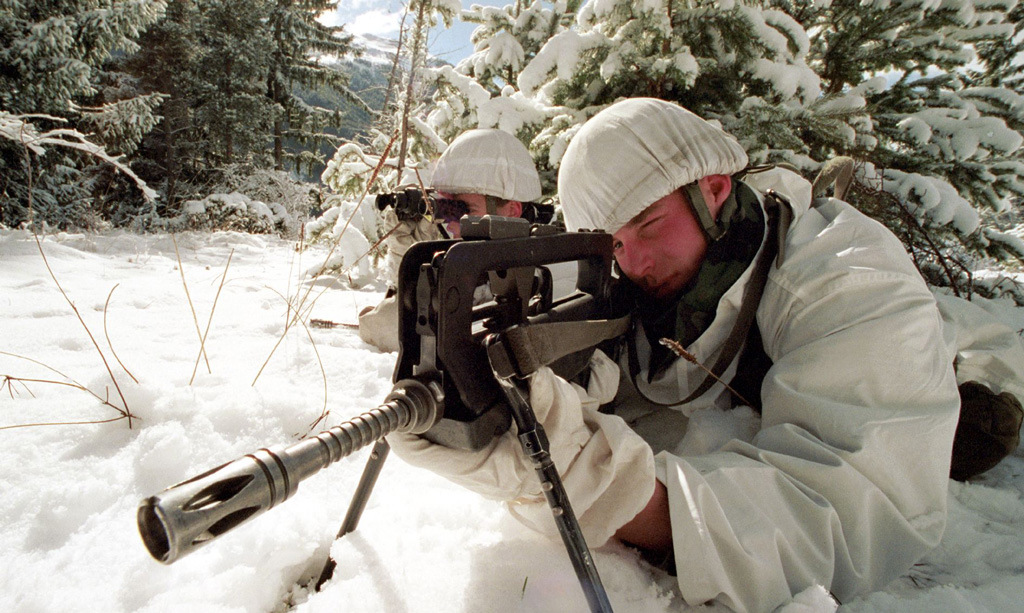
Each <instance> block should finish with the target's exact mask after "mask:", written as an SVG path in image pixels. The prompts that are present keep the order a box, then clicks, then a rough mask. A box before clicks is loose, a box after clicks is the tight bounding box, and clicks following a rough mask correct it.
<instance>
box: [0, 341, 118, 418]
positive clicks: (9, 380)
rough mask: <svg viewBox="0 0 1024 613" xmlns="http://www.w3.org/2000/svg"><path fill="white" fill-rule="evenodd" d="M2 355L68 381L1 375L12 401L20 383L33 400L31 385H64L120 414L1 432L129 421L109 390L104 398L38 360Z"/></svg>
mask: <svg viewBox="0 0 1024 613" xmlns="http://www.w3.org/2000/svg"><path fill="white" fill-rule="evenodd" d="M0 353H2V354H4V355H8V356H11V357H14V358H19V359H22V360H27V361H29V362H34V363H36V364H39V365H40V366H43V367H44V368H48V369H50V370H52V371H53V372H55V373H57V374H59V375H60V376H62V377H64V378H65V379H67V381H57V380H56V379H34V378H29V377H15V376H13V375H0V378H2V382H0V387H6V388H7V391H8V393H9V394H10V395H11V398H12V399H13V398H14V384H15V383H20V384H21V386H22V387H23V388H25V391H26V392H28V394H29V395H30V396H32V397H33V398H35V397H36V395H35V394H33V393H32V390H31V388H29V386H28V384H29V383H43V384H47V385H62V386H65V387H70V388H73V389H77V390H81V391H83V392H85V393H87V394H89V395H90V396H92V397H93V398H95V399H96V400H99V401H100V403H101V404H104V405H106V406H108V407H110V408H112V409H114V410H115V411H117V412H118V413H120V415H119V416H117V417H111V418H110V419H99V420H90V421H60V422H47V423H31V424H16V425H12V426H2V427H0V430H10V429H13V428H27V427H30V426H75V425H85V424H106V423H110V422H114V421H119V420H122V419H129V416H130V413H128V412H127V411H124V410H123V409H121V407H119V406H117V405H114V404H111V402H110V398H109V390H108V397H107V398H102V397H101V396H100V395H99V394H97V393H96V392H94V391H92V390H91V389H89V388H88V387H86V386H84V385H82V384H81V383H79V382H77V381H75V380H74V379H71V378H70V377H67V376H66V375H64V374H62V373H61V372H60V371H57V370H55V369H53V368H50V367H49V366H47V365H46V364H43V363H42V362H38V361H36V360H33V359H31V358H26V357H24V356H20V355H15V354H13V353H7V352H2V351H0ZM132 417H134V416H132ZM136 419H137V418H136Z"/></svg>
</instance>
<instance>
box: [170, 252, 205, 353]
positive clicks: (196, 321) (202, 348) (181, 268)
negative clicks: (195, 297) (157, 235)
mask: <svg viewBox="0 0 1024 613" xmlns="http://www.w3.org/2000/svg"><path fill="white" fill-rule="evenodd" d="M171 241H172V242H173V243H174V256H175V257H176V258H178V272H180V273H181V285H182V286H183V287H184V288H185V298H186V299H187V300H188V308H189V310H190V311H192V323H194V324H195V327H196V338H197V339H199V353H200V355H202V356H203V359H204V360H206V372H207V373H212V372H213V371H212V370H210V358H209V356H207V355H206V346H205V345H204V344H203V333H202V332H200V331H199V318H198V317H196V307H195V306H194V305H193V304H192V296H191V295H190V294H189V293H188V283H186V282H185V267H184V266H182V265H181V254H180V253H178V239H177V238H175V236H174V234H171Z"/></svg>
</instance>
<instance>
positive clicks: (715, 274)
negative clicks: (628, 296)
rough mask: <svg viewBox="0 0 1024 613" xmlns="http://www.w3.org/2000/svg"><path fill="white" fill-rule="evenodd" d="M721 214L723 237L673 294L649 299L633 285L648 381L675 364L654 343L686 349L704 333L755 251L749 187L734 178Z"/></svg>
mask: <svg viewBox="0 0 1024 613" xmlns="http://www.w3.org/2000/svg"><path fill="white" fill-rule="evenodd" d="M722 213H723V218H722V219H721V220H720V224H721V226H722V227H723V229H724V234H723V235H722V237H721V238H720V239H718V240H717V241H714V242H712V243H710V244H709V245H708V251H707V254H706V255H705V257H704V261H703V262H702V263H701V266H700V268H699V269H698V271H697V274H696V275H694V278H693V279H692V280H691V281H690V282H689V283H688V284H687V285H686V287H684V288H683V289H682V290H681V291H680V293H679V294H678V295H676V296H675V297H673V298H669V299H664V300H654V299H652V298H650V297H649V296H647V295H646V294H644V293H643V292H642V291H641V290H639V288H635V286H634V289H635V292H634V297H635V300H636V313H637V315H638V316H639V319H640V321H641V322H642V323H643V326H644V332H645V334H646V336H647V341H648V343H649V345H650V347H651V363H650V366H649V367H648V374H647V377H648V382H650V381H652V380H653V379H654V377H655V376H656V375H657V374H659V373H660V372H662V371H663V370H664V369H665V368H666V367H668V365H669V364H671V363H672V362H674V361H675V359H676V356H675V354H673V353H672V352H671V351H670V350H669V349H667V348H666V347H663V346H662V345H661V343H659V342H658V341H660V339H662V338H665V337H667V338H671V339H675V340H676V341H678V342H679V343H680V344H681V345H682V346H683V347H688V346H689V345H690V344H692V343H693V342H694V341H695V340H697V338H699V337H700V335H701V334H703V333H704V332H705V331H707V329H708V328H709V327H710V326H711V322H712V321H713V320H714V318H715V312H716V310H717V309H718V303H719V301H720V300H721V299H722V296H723V295H724V294H725V292H726V291H727V290H728V289H729V288H730V287H732V286H733V285H734V284H735V283H736V282H737V281H738V280H739V278H740V276H741V275H742V274H743V272H744V271H745V270H746V269H747V268H748V267H749V266H750V263H751V262H752V261H753V260H754V256H755V255H756V254H757V251H758V249H759V248H760V247H761V243H762V241H763V240H764V227H765V220H764V212H763V211H762V210H761V205H760V201H759V200H758V198H757V195H756V194H755V193H754V191H753V190H752V189H751V188H750V187H748V186H747V185H746V184H745V183H743V182H741V181H737V180H735V179H734V180H733V189H732V193H731V194H730V195H729V199H728V200H727V201H726V202H725V204H724V205H723V207H722ZM730 213H731V214H730Z"/></svg>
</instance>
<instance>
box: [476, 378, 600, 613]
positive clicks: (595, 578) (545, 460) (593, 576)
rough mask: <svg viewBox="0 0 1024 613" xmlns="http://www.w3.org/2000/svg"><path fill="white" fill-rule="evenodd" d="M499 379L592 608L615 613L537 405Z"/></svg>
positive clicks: (514, 387)
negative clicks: (539, 421)
mask: <svg viewBox="0 0 1024 613" xmlns="http://www.w3.org/2000/svg"><path fill="white" fill-rule="evenodd" d="M495 374H497V373H495ZM497 379H498V383H500V384H501V388H502V390H503V391H504V392H505V396H506V397H507V398H508V401H509V405H510V406H511V408H512V418H513V419H515V422H516V426H517V427H518V428H519V442H520V443H522V445H523V451H525V452H526V455H527V456H529V458H530V459H531V460H532V461H533V466H534V469H535V470H536V471H537V476H538V477H539V478H540V484H541V490H542V491H543V492H544V497H545V498H547V501H548V506H550V507H551V513H552V515H554V517H555V524H556V525H557V526H558V533H559V534H560V535H561V536H562V542H563V543H564V544H565V550H566V552H567V553H568V554H569V559H570V560H571V561H572V566H573V569H574V570H575V571H576V577H577V578H578V579H579V581H580V587H582V588H583V594H584V595H585V596H586V598H587V603H588V604H589V605H590V610H591V611H594V612H595V613H611V611H612V605H611V603H610V602H609V601H608V594H607V592H605V589H604V584H602V583H601V577H600V576H599V575H598V574H597V566H595V565H594V559H593V557H592V556H591V555H590V549H589V548H588V547H587V541H586V539H584V538H583V531H582V530H581V529H580V524H579V522H578V521H577V520H576V514H575V513H574V512H573V510H572V505H570V504H569V495H568V494H566V492H565V487H564V486H563V485H562V477H561V476H560V475H559V474H558V468H557V467H556V466H555V463H554V462H553V461H552V460H551V454H550V453H549V452H548V439H547V435H546V434H545V433H544V427H543V426H541V425H540V424H539V423H538V422H537V417H536V415H534V413H533V407H531V406H530V402H529V400H527V397H526V396H525V395H524V394H523V390H522V389H521V388H520V387H519V386H518V385H517V384H516V382H515V381H513V380H512V379H511V378H503V377H497Z"/></svg>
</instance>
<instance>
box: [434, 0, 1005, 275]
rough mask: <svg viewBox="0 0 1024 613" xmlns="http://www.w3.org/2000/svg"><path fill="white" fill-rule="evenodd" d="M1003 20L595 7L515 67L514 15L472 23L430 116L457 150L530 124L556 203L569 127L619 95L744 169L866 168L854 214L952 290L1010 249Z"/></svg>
mask: <svg viewBox="0 0 1024 613" xmlns="http://www.w3.org/2000/svg"><path fill="white" fill-rule="evenodd" d="M542 4H543V3H541V2H540V0H536V1H535V2H533V3H532V4H531V5H530V7H529V10H530V11H542V10H544V9H542V8H541V5H542ZM562 6H564V5H561V4H555V5H554V8H552V9H548V10H550V11H554V12H557V10H558V9H559V8H560V7H562ZM1013 6H1014V3H1013V2H1012V1H1010V0H956V1H951V2H942V3H939V2H932V1H929V0H866V1H862V0H832V1H831V2H820V1H817V0H797V1H788V0H759V1H752V2H734V1H733V0H713V1H710V0H697V1H687V2H683V1H680V0H650V1H647V2H643V3H636V2H631V1H629V0H589V1H588V2H586V3H584V4H583V5H582V6H581V7H580V9H579V11H578V12H577V13H576V21H575V23H573V24H570V25H569V26H567V27H562V28H561V29H560V28H558V27H556V28H555V30H556V32H555V34H554V36H552V37H550V39H548V40H547V41H546V42H544V43H543V45H542V46H541V47H540V49H539V50H538V51H536V52H535V55H534V57H533V58H532V59H530V60H524V61H522V62H521V61H520V60H519V54H518V49H516V47H515V45H512V44H511V42H512V41H511V40H510V38H509V36H508V34H507V33H508V32H516V29H515V25H514V24H516V23H517V17H518V16H520V15H522V14H523V13H524V11H526V9H525V8H524V6H523V5H516V6H510V7H505V9H494V10H491V9H477V13H476V16H477V18H478V19H479V20H480V21H481V23H482V25H481V27H480V28H478V30H477V36H476V37H475V39H474V40H475V42H476V48H477V50H478V53H477V54H476V55H474V57H473V58H471V60H472V61H469V60H467V61H466V62H463V63H462V64H460V65H459V67H458V70H456V71H452V70H449V71H448V72H447V73H444V74H442V75H441V81H445V80H446V81H447V82H448V83H450V84H452V86H451V87H448V88H446V87H441V89H440V90H439V97H440V98H441V99H439V100H437V110H435V111H434V113H433V114H432V115H431V118H432V120H433V124H434V125H435V127H436V129H437V131H438V132H439V133H440V134H442V135H444V136H445V137H446V138H450V137H451V136H454V134H456V133H458V132H461V131H463V130H465V129H468V128H470V127H475V125H476V124H479V125H482V126H498V125H502V126H509V125H516V122H519V125H521V126H528V125H530V124H531V122H535V121H536V118H537V117H543V122H544V123H546V127H545V128H544V129H543V130H540V131H539V132H537V133H536V135H535V136H533V137H532V142H531V150H532V151H533V152H534V155H535V158H536V159H537V160H538V162H539V163H540V164H541V165H542V168H543V165H545V164H546V165H547V169H546V172H543V173H542V176H544V177H545V179H546V180H547V181H548V182H549V185H548V188H549V189H550V188H551V187H553V185H552V184H551V183H550V182H551V181H552V180H553V177H554V171H555V170H556V169H557V165H558V162H559V160H560V158H561V154H562V152H563V151H564V147H565V144H566V143H567V141H568V139H570V138H571V137H572V135H573V134H574V133H575V130H577V129H578V127H579V125H581V123H582V122H583V121H585V120H586V118H588V117H590V116H592V115H593V114H594V113H596V112H597V111H599V110H600V109H601V108H604V107H605V106H607V105H608V104H610V103H612V102H614V101H615V100H616V99H619V98H623V97H636V96H654V97H659V98H663V99H668V100H673V101H676V102H679V103H680V104H682V105H683V106H686V107H687V108H690V109H692V110H693V111H695V112H697V113H698V114H701V115H702V116H704V117H707V118H709V119H715V120H718V121H719V122H721V124H722V125H723V127H724V128H725V129H726V130H728V131H729V132H731V133H733V134H735V135H736V136H737V137H738V138H739V139H740V141H741V142H742V143H743V144H744V146H745V147H746V149H747V151H748V153H749V154H750V157H751V161H752V162H754V163H759V162H787V163H790V164H793V165H795V166H796V167H797V168H799V169H801V170H802V171H803V172H804V173H805V174H806V175H807V176H808V178H812V177H813V176H814V175H815V173H816V172H817V171H818V170H819V169H820V167H821V165H822V163H823V162H825V161H827V160H828V159H830V158H832V157H834V156H836V155H840V154H846V155H852V156H853V157H855V158H856V159H857V160H859V161H860V168H859V170H860V172H859V174H858V177H859V182H858V186H859V188H860V189H857V190H855V191H854V193H853V194H852V196H851V199H852V200H853V201H854V203H855V204H857V205H859V206H861V207H862V208H864V209H865V210H867V211H868V212H869V213H870V214H872V215H875V216H876V217H878V218H879V219H881V220H882V221H884V222H886V223H888V224H889V225H890V227H891V228H893V229H894V230H895V231H896V232H897V233H898V234H899V235H900V236H901V237H902V238H903V239H904V241H905V242H906V243H907V246H908V247H909V248H910V249H911V251H912V252H913V253H914V255H915V257H916V259H917V261H918V264H919V266H920V267H921V268H922V271H923V272H924V273H925V274H926V276H928V277H929V279H930V280H931V281H933V282H935V283H942V284H956V283H959V282H960V279H959V278H958V276H957V275H956V274H946V271H950V270H952V268H953V267H955V266H957V263H956V262H954V261H952V260H951V259H950V258H951V257H953V256H955V255H956V254H957V252H958V251H960V252H962V249H963V246H964V245H966V247H967V250H968V252H973V253H974V254H975V255H980V256H985V255H990V256H996V257H1005V256H1006V255H1007V254H1009V253H1012V252H1013V251H1016V250H1017V249H1018V247H1019V245H1020V243H1019V241H1017V240H1016V239H1015V238H1014V237H1012V236H1008V235H1006V234H1005V233H1003V232H1000V231H999V230H998V229H996V228H993V227H984V228H983V227H982V224H981V223H980V221H981V220H983V219H984V220H986V223H990V222H989V221H988V217H987V216H986V213H985V211H989V210H992V211H999V210H1005V209H1006V207H1008V206H1009V203H1010V199H1011V198H1012V197H1013V196H1014V195H1015V194H1019V193H1020V191H1021V189H1022V183H1021V177H1020V170H1021V168H1022V167H1021V166H1020V164H1019V162H1018V157H1017V153H1016V152H1017V151H1018V150H1019V146H1020V143H1021V134H1020V132H1019V130H1018V127H1019V126H1020V117H1021V116H1020V113H1021V109H1022V108H1024V105H1022V104H1021V103H1020V97H1019V92H1015V91H1013V90H1012V89H1011V88H1009V87H1007V86H1006V85H1004V84H1002V82H1001V79H1002V78H1004V77H1007V76H1008V75H1009V76H1013V75H1016V74H1018V73H1017V72H1016V71H1017V70H1018V69H1017V68H1016V66H1015V65H1014V64H1013V61H1012V60H1010V59H1009V57H1011V56H1009V55H1007V54H1006V53H1005V50H1006V49H1007V46H1008V45H1012V44H1014V43H1012V42H1011V32H1012V30H1013V25H1012V23H1011V21H1012V22H1013V23H1016V21H1017V19H1016V17H1012V16H1011V17H1009V18H1008V16H1007V13H1008V11H1009V10H1010V9H1011V8H1013ZM502 10H503V11H504V14H500V13H501V11H502ZM516 11H519V12H516ZM526 12H528V11H526ZM559 23H560V24H564V23H565V22H564V21H560V22H559ZM510 24H512V25H510ZM540 31H542V29H541V30H536V29H535V30H531V31H529V32H525V31H523V30H519V33H518V35H517V36H515V37H514V38H515V40H516V42H518V43H519V47H521V48H523V49H524V58H525V49H526V46H525V45H524V44H523V42H522V41H523V40H532V39H533V38H532V37H534V36H535V35H536V34H537V33H539V32H540ZM493 49H503V50H509V49H511V50H512V51H513V52H511V53H510V52H506V51H502V52H500V53H498V52H494V53H491V52H490V51H491V50H493ZM509 58H513V59H514V61H510V60H509ZM516 62H519V63H520V64H522V65H523V68H522V70H521V71H520V73H519V75H518V76H517V77H516V79H515V86H516V87H517V88H518V89H517V90H516V89H515V88H513V87H512V86H511V83H510V81H509V79H508V76H509V75H510V72H511V71H510V68H511V67H512V66H514V65H515V63H516ZM491 63H493V64H494V65H493V66H491V65H490V64H491ZM979 67H980V68H979ZM978 72H980V73H981V74H983V75H987V77H985V78H980V77H977V73H978ZM475 75H480V76H481V79H480V80H477V79H475V78H474V77H475ZM986 79H987V80H986ZM502 82H504V83H505V86H504V89H503V90H502V91H501V93H495V89H496V87H497V86H498V85H500V84H501V83H502ZM1011 83H1012V81H1011ZM512 102H515V104H511V103H512ZM494 108H501V109H502V112H501V113H500V114H498V113H494V112H492V109H494ZM499 118H500V119H499ZM960 265H962V266H963V267H967V266H968V263H967V262H964V261H961V262H960ZM936 270H939V271H941V272H942V273H943V274H940V275H936V274H933V273H934V272H935V271H936Z"/></svg>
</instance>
